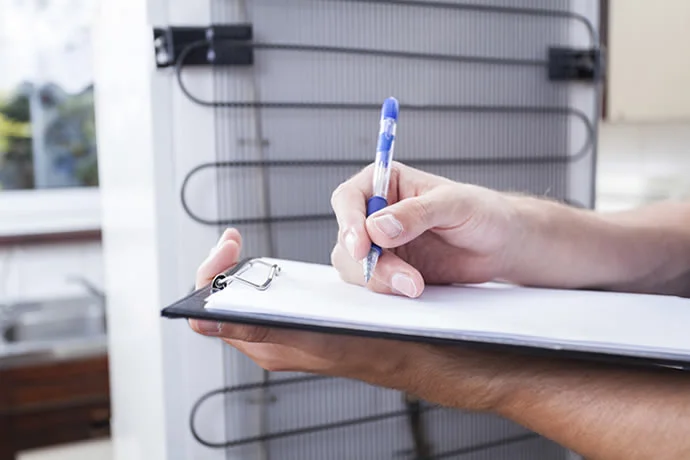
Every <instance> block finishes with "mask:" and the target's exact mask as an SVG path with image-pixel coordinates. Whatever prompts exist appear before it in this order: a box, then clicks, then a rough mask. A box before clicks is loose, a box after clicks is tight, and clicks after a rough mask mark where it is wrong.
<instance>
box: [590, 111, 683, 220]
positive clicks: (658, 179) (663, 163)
mask: <svg viewBox="0 0 690 460" xmlns="http://www.w3.org/2000/svg"><path fill="white" fill-rule="evenodd" d="M688 171H690V121H689V122H684V123H682V122H678V123H660V124H654V123H639V124H633V123H603V124H602V125H601V128H600V132H599V162H598V171H597V173H598V177H597V192H598V193H597V201H598V207H599V208H600V209H602V210H608V209H619V208H630V207H634V206H638V205H640V204H643V203H645V202H649V201H654V200H660V199H665V198H690V175H689V174H688Z"/></svg>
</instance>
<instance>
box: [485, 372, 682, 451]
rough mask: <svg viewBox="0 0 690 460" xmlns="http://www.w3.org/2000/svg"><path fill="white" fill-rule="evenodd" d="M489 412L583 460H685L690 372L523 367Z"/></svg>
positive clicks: (509, 381) (508, 383)
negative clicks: (569, 450)
mask: <svg viewBox="0 0 690 460" xmlns="http://www.w3.org/2000/svg"><path fill="white" fill-rule="evenodd" d="M504 385H505V390H506V391H505V393H504V394H505V395H506V396H505V397H503V398H502V399H500V400H499V401H500V402H499V404H498V406H497V408H496V411H497V412H498V413H499V414H501V415H503V416H505V417H506V418H509V419H512V420H514V421H515V422H517V423H519V424H521V425H523V426H525V427H527V428H529V429H531V430H533V431H535V432H537V433H540V434H542V435H544V436H545V437H547V438H549V439H552V440H554V441H555V442H557V443H559V444H561V445H563V446H565V447H567V448H569V449H571V450H573V451H575V452H578V453H579V454H580V455H583V456H584V457H585V458H587V459H588V460H637V459H640V460H642V459H652V458H654V459H669V460H675V459H679V460H680V459H688V458H690V374H687V373H682V372H675V371H668V372H667V371H659V372H646V371H640V370H612V369H609V368H604V367H585V366H581V365H579V364H572V365H570V366H564V365H563V364H558V363H552V364H548V363H545V364H544V363H542V364H541V365H528V366H526V367H525V369H524V371H523V372H518V373H514V375H513V378H512V379H511V378H510V377H508V378H506V380H505V381H504Z"/></svg>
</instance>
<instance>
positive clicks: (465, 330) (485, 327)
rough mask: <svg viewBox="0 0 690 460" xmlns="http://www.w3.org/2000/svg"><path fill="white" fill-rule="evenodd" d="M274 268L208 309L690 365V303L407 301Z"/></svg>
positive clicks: (620, 298) (493, 293)
mask: <svg viewBox="0 0 690 460" xmlns="http://www.w3.org/2000/svg"><path fill="white" fill-rule="evenodd" d="M266 260H270V259H266ZM272 262H276V263H278V264H279V266H280V267H281V273H280V275H279V276H278V277H276V278H275V280H274V281H273V283H272V284H271V286H270V288H269V289H268V290H266V291H258V290H256V289H253V288H251V287H249V286H246V285H243V284H240V283H237V282H235V283H232V285H231V286H230V287H229V288H227V289H225V290H223V291H220V292H217V293H215V294H213V295H211V296H210V297H209V299H208V303H207V308H210V309H213V310H226V311H233V312H250V313H260V314H266V315H271V316H275V317H279V318H281V319H286V320H289V321H291V322H296V323H300V322H305V323H311V324H320V323H326V324H329V325H334V324H337V325H341V326H346V327H352V328H354V329H364V330H374V331H389V332H396V333H409V334H410V335H419V334H420V333H421V334H422V335H426V336H436V337H443V338H456V339H463V338H465V339H467V338H480V339H487V341H498V342H501V343H517V344H524V342H529V343H530V344H534V345H538V346H545V347H549V348H560V347H566V346H568V347H569V348H573V349H579V348H581V347H578V346H577V345H586V346H585V347H583V349H584V350H585V351H586V350H589V349H591V348H592V347H595V348H597V349H602V350H613V351H625V350H628V351H640V350H642V351H645V350H646V351H649V352H652V353H655V354H658V353H670V354H674V355H682V356H688V357H690V332H689V331H690V327H689V325H690V300H688V299H682V298H678V297H670V296H652V295H637V294H619V293H609V292H593V291H573V290H552V289H535V288H523V287H517V286H510V285H503V284H482V285H476V286H443V287H435V286H428V287H427V288H426V289H425V292H424V293H423V294H422V296H421V297H420V298H418V299H408V298H403V297H398V296H392V295H383V294H376V293H373V292H371V291H369V290H367V289H365V288H363V287H360V286H354V285H350V284H347V283H345V282H343V281H342V280H341V279H340V278H339V276H338V274H337V273H336V271H335V270H334V269H333V268H332V267H329V266H323V265H313V264H305V263H300V262H293V261H282V260H278V261H272ZM266 271H267V270H266V268H264V267H254V268H253V269H252V272H251V274H249V273H247V274H245V275H244V276H254V277H256V278H255V281H259V280H260V279H261V278H264V279H265V275H266ZM573 345H575V347H573ZM634 354H639V353H634Z"/></svg>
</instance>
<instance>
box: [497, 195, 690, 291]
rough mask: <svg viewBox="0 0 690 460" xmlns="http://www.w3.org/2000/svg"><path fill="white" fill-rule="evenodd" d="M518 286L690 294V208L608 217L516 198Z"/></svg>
mask: <svg viewBox="0 0 690 460" xmlns="http://www.w3.org/2000/svg"><path fill="white" fill-rule="evenodd" d="M515 206H516V208H517V209H518V211H517V212H518V215H519V216H520V218H519V219H517V221H518V222H520V223H521V225H519V226H517V227H516V228H517V230H516V231H519V232H521V233H522V235H520V236H519V237H518V239H519V240H520V241H521V242H522V243H524V244H521V245H520V247H519V248H518V250H519V253H518V254H516V255H515V257H514V259H515V260H516V263H515V265H514V267H513V274H512V275H511V276H509V278H510V279H511V280H512V281H516V282H519V283H520V282H524V284H539V285H541V286H553V287H564V288H600V289H607V290H616V291H628V292H643V293H657V294H669V295H680V296H690V203H673V202H663V203H658V204H654V205H650V206H647V207H644V208H640V209H636V210H633V211H626V212H620V213H609V214H601V213H595V212H593V211H587V210H579V209H573V208H570V207H566V206H563V205H560V204H557V203H551V202H547V201H544V200H538V199H533V198H523V197H520V198H516V199H515Z"/></svg>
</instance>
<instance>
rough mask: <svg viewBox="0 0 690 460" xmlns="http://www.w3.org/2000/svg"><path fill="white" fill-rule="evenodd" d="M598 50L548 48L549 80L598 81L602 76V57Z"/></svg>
mask: <svg viewBox="0 0 690 460" xmlns="http://www.w3.org/2000/svg"><path fill="white" fill-rule="evenodd" d="M603 54H604V53H603V52H602V50H601V49H599V48H589V49H573V48H549V63H548V67H549V80H551V81H590V82H593V81H599V80H600V79H602V78H603V75H604V57H603Z"/></svg>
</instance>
